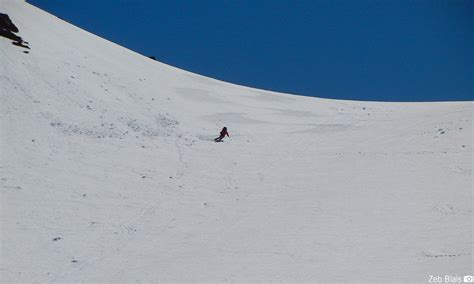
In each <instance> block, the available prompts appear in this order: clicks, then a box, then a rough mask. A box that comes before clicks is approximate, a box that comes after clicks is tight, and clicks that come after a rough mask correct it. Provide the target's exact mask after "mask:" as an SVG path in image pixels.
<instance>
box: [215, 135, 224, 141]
mask: <svg viewBox="0 0 474 284" xmlns="http://www.w3.org/2000/svg"><path fill="white" fill-rule="evenodd" d="M224 137H225V135H221V136H219V137H217V138H216V139H214V141H216V142H221V141H222V139H224Z"/></svg>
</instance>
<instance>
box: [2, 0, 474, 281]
mask: <svg viewBox="0 0 474 284" xmlns="http://www.w3.org/2000/svg"><path fill="white" fill-rule="evenodd" d="M0 3H1V4H0V12H2V13H6V14H8V15H9V16H10V18H11V19H12V21H13V23H14V24H15V25H16V26H17V27H18V28H19V33H18V34H19V35H20V36H21V37H22V38H23V39H24V40H25V41H27V42H29V46H30V47H31V50H29V53H28V54H26V53H24V52H23V51H25V50H26V49H24V48H21V47H18V46H15V45H12V44H11V41H10V40H7V39H6V38H3V37H1V38H0V61H1V63H0V64H1V67H0V70H1V72H0V88H1V89H0V91H1V112H0V116H1V173H0V178H1V180H0V194H1V228H0V229H1V257H0V280H1V281H2V282H9V281H15V282H35V281H37V282H53V281H60V282H63V281H64V282H70V281H85V282H95V281H107V282H132V281H143V282H226V281H232V282H246V283H248V282H287V283H288V282H331V283H332V282H362V283H363V282H374V283H380V282H396V283H407V282H417V283H428V282H429V280H430V278H431V277H435V276H441V277H443V279H444V277H445V275H448V276H452V277H462V276H463V275H468V274H472V273H473V269H472V249H473V239H472V237H473V235H472V220H473V203H472V194H473V179H472V178H473V177H472V174H473V150H472V148H473V129H472V120H473V113H474V103H473V102H443V103H380V102H357V101H342V100H330V99H320V98H311V97H301V96H294V95H288V94H281V93H275V92H269V91H263V90H258V89H252V88H247V87H242V86H237V85H233V84H230V83H225V82H222V81H218V80H214V79H210V78H206V77H203V76H200V75H196V74H192V73H189V72H186V71H183V70H179V69H176V68H173V67H171V66H168V65H165V64H162V63H160V62H156V61H153V60H151V59H149V58H147V57H144V56H141V55H139V54H137V53H134V52H132V51H130V50H128V49H126V48H123V47H120V46H118V45H116V44H113V43H111V42H109V41H106V40H104V39H101V38H99V37H97V36H95V35H92V34H90V33H88V32H85V31H83V30H81V29H79V28H77V27H74V26H72V25H70V24H68V23H66V22H64V21H62V20H60V19H59V18H57V17H55V16H52V15H50V14H48V13H46V12H44V11H42V10H40V9H38V8H36V7H33V6H31V5H30V4H27V3H25V2H23V1H13V0H1V1H0ZM144 36H153V35H144ZM190 48H192V47H190ZM341 84H344V81H343V80H342V81H341ZM223 126H227V127H228V129H229V133H230V138H227V137H226V138H225V139H224V142H223V143H215V142H214V141H213V138H215V137H217V136H218V134H219V131H220V130H221V128H222V127H223Z"/></svg>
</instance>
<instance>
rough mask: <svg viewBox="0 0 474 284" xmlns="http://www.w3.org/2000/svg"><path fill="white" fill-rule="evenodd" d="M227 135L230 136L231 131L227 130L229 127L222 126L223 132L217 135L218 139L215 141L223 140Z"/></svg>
mask: <svg viewBox="0 0 474 284" xmlns="http://www.w3.org/2000/svg"><path fill="white" fill-rule="evenodd" d="M226 135H227V137H230V136H229V132H227V127H225V126H224V128H222V130H221V134H220V136H219V137H217V138H216V139H214V141H216V142H222V139H224V137H225V136H226Z"/></svg>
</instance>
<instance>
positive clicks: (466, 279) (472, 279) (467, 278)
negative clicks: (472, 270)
mask: <svg viewBox="0 0 474 284" xmlns="http://www.w3.org/2000/svg"><path fill="white" fill-rule="evenodd" d="M464 282H467V283H473V282H474V277H473V276H472V275H466V276H464Z"/></svg>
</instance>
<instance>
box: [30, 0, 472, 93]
mask: <svg viewBox="0 0 474 284" xmlns="http://www.w3.org/2000/svg"><path fill="white" fill-rule="evenodd" d="M28 2H29V3H31V4H34V5H36V6H38V7H40V8H42V9H44V10H46V11H48V12H50V13H52V14H55V15H56V16H58V17H61V18H63V19H65V20H67V21H69V22H71V23H73V24H75V25H77V26H79V27H81V28H83V29H86V30H88V31H90V32H92V33H94V34H97V35H99V36H101V37H104V38H106V39H108V40H111V41H113V42H115V43H118V44H120V45H123V46H125V47H127V48H130V49H132V50H135V51H137V52H139V53H142V54H144V55H147V56H151V55H153V56H155V57H156V58H157V59H158V60H159V61H162V62H164V63H167V64H170V65H173V66H176V67H179V68H182V69H186V70H189V71H192V72H195V73H199V74H202V75H206V76H210V77H213V78H217V79H221V80H224V81H229V82H233V83H237V84H242V85H247V86H252V87H257V88H263V89H269V90H274V91H280V92H288V93H293V94H300V95H306V96H318V97H327V98H341V99H357V100H381V101H438V100H442V101H445V100H473V97H474V95H473V92H474V44H473V43H474V40H473V38H474V1H471V0H465V1H463V0H443V1H437V0H410V1H409V0H392V1H389V0H379V1H376V0H357V1H354V0H346V1H339V0H326V1H319V0H308V1H296V0H293V1H289V0H288V1H279V0H269V1H260V0H241V1H237V0H235V1H231V0H202V1H201V0H199V1H198V0H189V1H179V0H169V1H160V0H67V1H64V0H29V1H28Z"/></svg>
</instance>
